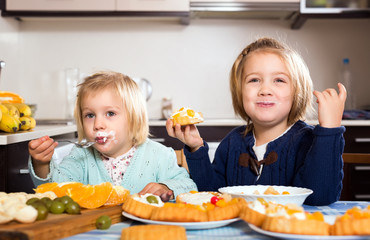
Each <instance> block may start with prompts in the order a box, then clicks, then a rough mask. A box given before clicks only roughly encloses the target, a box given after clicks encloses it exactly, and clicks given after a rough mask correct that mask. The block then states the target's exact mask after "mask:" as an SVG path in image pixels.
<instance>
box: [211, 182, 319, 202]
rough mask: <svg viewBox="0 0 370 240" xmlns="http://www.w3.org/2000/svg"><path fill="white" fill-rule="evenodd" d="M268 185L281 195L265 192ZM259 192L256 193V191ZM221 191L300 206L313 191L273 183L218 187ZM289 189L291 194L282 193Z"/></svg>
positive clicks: (248, 198) (235, 195)
mask: <svg viewBox="0 0 370 240" xmlns="http://www.w3.org/2000/svg"><path fill="white" fill-rule="evenodd" d="M268 187H273V188H274V189H275V190H276V191H278V192H279V193H280V194H279V195H270V194H263V193H264V192H265V191H266V189H267V188H268ZM256 190H257V191H258V192H259V194H255V191H256ZM218 191H219V192H221V193H228V194H230V195H231V196H232V197H242V198H244V199H245V200H246V201H254V200H256V199H257V198H263V199H265V200H266V201H274V202H276V203H279V204H287V203H294V204H297V205H298V206H300V205H302V204H303V202H304V201H305V200H306V198H307V197H308V195H310V194H312V193H313V191H312V190H311V189H308V188H300V187H287V186H271V185H250V186H233V187H223V188H220V189H218ZM284 191H287V192H289V194H286V195H285V194H284V195H282V192H284Z"/></svg>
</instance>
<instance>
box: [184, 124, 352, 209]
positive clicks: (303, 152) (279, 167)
mask: <svg viewBox="0 0 370 240" xmlns="http://www.w3.org/2000/svg"><path fill="white" fill-rule="evenodd" d="M245 129H246V126H240V127H237V128H235V129H233V130H232V131H231V132H230V133H229V134H228V135H227V136H226V137H225V138H224V139H223V140H222V141H221V143H220V145H219V146H218V148H217V150H216V153H215V158H214V160H213V163H212V164H211V162H210V160H209V156H208V149H209V148H208V145H207V143H206V142H204V143H205V146H204V147H201V148H200V149H199V150H197V151H196V152H194V153H191V152H190V151H189V149H188V147H187V146H185V147H184V152H185V156H186V160H187V163H188V167H189V172H190V175H191V177H192V179H193V180H194V181H195V183H196V184H197V186H198V189H199V191H217V190H218V189H219V188H221V187H225V186H239V185H256V184H261V185H284V186H295V187H304V188H309V189H312V190H313V194H311V195H310V196H309V197H308V198H307V199H306V201H305V204H309V205H328V204H330V203H333V202H335V201H337V200H339V197H340V194H341V191H342V179H343V159H342V154H343V150H344V137H343V133H344V131H345V128H344V127H343V126H342V127H338V128H324V127H321V126H319V125H317V126H315V127H314V126H310V125H308V124H306V123H304V122H302V121H297V122H296V123H295V124H294V125H293V126H292V127H291V129H290V130H289V131H287V132H286V133H285V134H284V135H282V136H281V137H279V138H277V139H275V140H274V141H272V142H270V143H268V145H267V149H266V153H265V156H264V157H265V158H266V157H267V156H268V154H269V153H270V152H272V151H274V152H276V153H277V161H276V162H274V163H272V164H270V165H264V166H263V169H262V173H261V176H260V178H259V179H258V180H257V175H256V174H255V173H253V171H252V170H251V166H250V165H249V166H247V167H246V166H243V165H241V164H240V162H239V157H240V155H241V154H242V153H248V154H249V155H250V156H251V157H253V158H256V155H255V153H254V151H253V149H252V147H253V145H254V137H253V133H252V131H251V132H249V133H248V134H247V135H246V136H244V132H245Z"/></svg>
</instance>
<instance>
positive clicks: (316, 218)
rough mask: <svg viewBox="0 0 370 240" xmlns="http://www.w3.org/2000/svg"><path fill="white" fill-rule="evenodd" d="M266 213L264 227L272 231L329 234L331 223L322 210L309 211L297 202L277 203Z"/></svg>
mask: <svg viewBox="0 0 370 240" xmlns="http://www.w3.org/2000/svg"><path fill="white" fill-rule="evenodd" d="M271 210H273V211H272V212H269V213H266V218H265V220H264V221H263V223H262V229H264V230H266V231H271V232H279V233H288V234H300V235H329V226H330V225H329V224H328V223H326V222H325V221H324V216H323V215H322V213H320V212H315V213H308V212H305V211H304V210H303V208H302V207H301V206H297V205H295V204H286V205H280V204H277V205H276V208H275V209H271Z"/></svg>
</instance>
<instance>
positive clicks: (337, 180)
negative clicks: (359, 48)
mask: <svg viewBox="0 0 370 240" xmlns="http://www.w3.org/2000/svg"><path fill="white" fill-rule="evenodd" d="M338 87H339V94H338V93H337V92H336V91H335V90H334V89H326V90H325V91H323V92H318V91H314V92H313V90H312V89H313V88H312V80H311V77H310V75H309V71H308V68H307V66H306V64H305V63H304V61H303V59H302V58H301V57H300V56H299V55H298V54H297V53H296V52H295V51H293V50H292V49H290V48H288V47H287V46H285V45H283V44H281V43H279V42H278V41H276V40H274V39H270V38H262V39H259V40H257V41H255V42H253V43H251V44H250V45H248V46H247V47H246V48H245V49H243V51H242V52H241V53H240V54H239V56H238V57H237V59H236V61H235V62H234V65H233V67H232V70H231V74H230V89H231V94H232V101H233V107H234V110H235V113H236V114H237V115H239V116H240V117H241V118H242V119H243V120H245V121H246V122H247V125H245V126H241V127H237V128H235V129H234V130H232V131H231V132H230V133H229V134H228V135H227V136H226V137H225V138H224V139H223V140H222V142H221V143H220V145H219V147H218V148H217V150H216V153H215V159H214V161H213V163H212V164H211V162H210V161H209V157H208V149H209V148H208V145H207V143H206V142H204V141H203V139H202V138H201V137H200V135H199V132H198V130H197V129H196V127H195V126H194V125H190V126H187V127H185V128H181V127H180V126H179V125H176V126H173V125H172V121H167V124H166V127H167V131H168V134H169V135H170V136H172V137H176V138H178V139H179V140H181V141H182V142H184V143H185V144H186V145H185V148H184V150H185V151H184V152H185V155H186V159H187V163H188V167H189V171H190V174H191V176H192V178H193V179H194V181H195V182H196V184H197V186H198V188H199V190H201V191H203V190H210V191H216V190H217V189H219V188H220V187H225V186H235V185H254V184H262V185H285V186H297V187H305V188H309V189H312V190H313V194H312V195H311V196H309V197H308V198H307V200H306V202H305V203H306V204H312V205H327V204H330V203H332V202H335V201H337V200H338V199H339V197H340V193H341V188H342V183H341V182H342V178H343V171H342V168H343V160H342V153H343V149H344V138H343V133H344V131H345V128H344V127H342V126H341V117H342V114H343V109H344V103H345V99H346V90H345V88H344V86H343V85H342V84H338ZM312 92H313V94H314V95H315V96H316V98H317V103H318V121H319V125H317V126H310V125H308V124H306V123H305V122H303V121H302V120H304V118H305V115H306V113H307V111H308V110H310V109H312V98H313V96H312Z"/></svg>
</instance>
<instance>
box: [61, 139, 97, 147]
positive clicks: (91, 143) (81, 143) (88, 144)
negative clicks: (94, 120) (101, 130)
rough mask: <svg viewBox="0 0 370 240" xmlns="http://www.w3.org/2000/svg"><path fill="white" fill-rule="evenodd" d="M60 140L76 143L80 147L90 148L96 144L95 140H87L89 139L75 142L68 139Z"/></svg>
mask: <svg viewBox="0 0 370 240" xmlns="http://www.w3.org/2000/svg"><path fill="white" fill-rule="evenodd" d="M58 142H69V143H73V144H74V145H76V146H77V147H80V148H88V147H91V146H92V145H94V144H95V142H87V141H81V142H74V141H72V140H68V139H63V140H58Z"/></svg>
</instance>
